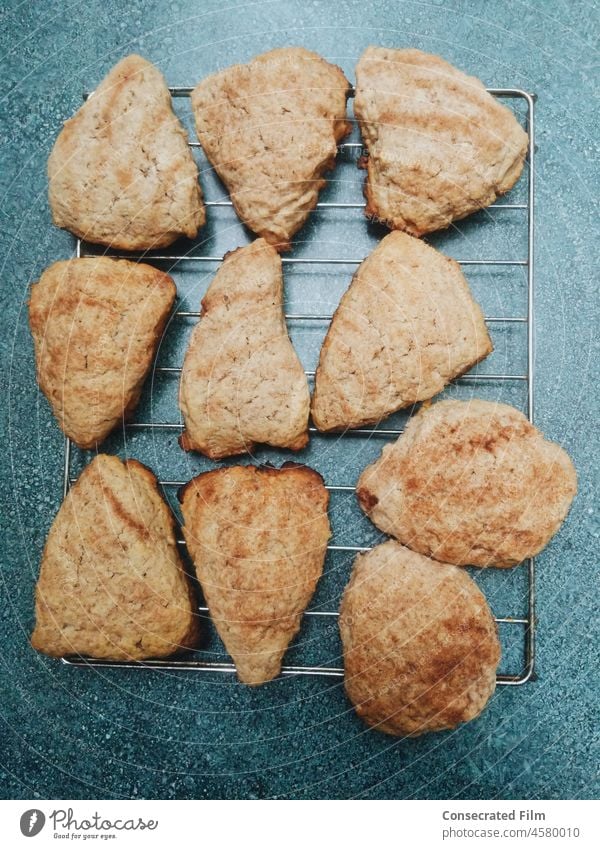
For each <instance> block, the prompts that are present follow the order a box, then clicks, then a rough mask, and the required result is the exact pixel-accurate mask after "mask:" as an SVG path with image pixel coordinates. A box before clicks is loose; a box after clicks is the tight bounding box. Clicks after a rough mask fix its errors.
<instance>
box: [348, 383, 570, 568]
mask: <svg viewBox="0 0 600 849" xmlns="http://www.w3.org/2000/svg"><path fill="white" fill-rule="evenodd" d="M576 491H577V477H576V473H575V469H574V467H573V463H572V462H571V460H570V458H569V456H568V454H567V453H566V452H565V451H563V449H562V448H561V447H560V446H558V445H556V444H555V443H553V442H548V441H547V440H546V439H544V437H543V435H542V434H541V433H540V431H539V430H537V428H535V427H534V426H533V425H532V424H530V423H529V422H528V421H527V419H526V418H525V416H524V415H523V414H522V413H520V412H519V411H518V410H515V409H514V408H513V407H509V406H507V405H506V404H498V403H493V402H491V401H477V400H473V401H440V402H439V403H437V404H433V405H432V406H430V407H429V408H427V409H422V410H421V411H420V412H419V413H418V414H417V415H416V416H414V418H412V419H411V421H410V422H409V424H408V426H407V428H406V430H405V432H404V434H403V435H402V436H401V437H400V438H399V439H398V441H397V442H395V443H394V444H392V445H387V446H386V447H385V448H384V449H383V451H382V454H381V457H380V458H379V460H377V461H376V462H375V463H373V464H372V465H371V466H368V467H367V468H366V469H365V471H364V472H363V473H362V475H361V477H360V479H359V481H358V487H357V494H358V500H359V502H360V505H361V507H362V508H363V510H364V511H365V512H366V513H367V515H368V516H369V517H370V518H371V520H372V521H373V522H374V523H375V524H376V525H377V527H378V528H380V529H381V530H382V531H384V532H385V533H387V534H391V535H392V536H394V537H396V538H397V539H398V540H400V542H402V543H404V545H408V546H409V547H410V548H412V549H414V550H415V551H420V552H422V553H423V554H427V555H430V556H431V557H435V558H436V560H442V561H444V562H447V563H454V564H457V565H459V566H466V565H473V566H501V567H508V566H514V565H515V564H517V563H520V562H521V561H522V560H525V559H526V558H528V557H533V556H534V555H535V554H537V553H538V552H539V551H541V550H542V549H543V548H544V546H545V545H546V544H547V543H548V541H549V540H550V539H551V538H552V537H553V536H554V534H555V533H556V532H557V531H558V529H559V528H560V526H561V524H562V522H563V520H564V518H565V516H566V515H567V513H568V511H569V507H570V506H571V502H572V500H573V498H574V496H575V493H576Z"/></svg>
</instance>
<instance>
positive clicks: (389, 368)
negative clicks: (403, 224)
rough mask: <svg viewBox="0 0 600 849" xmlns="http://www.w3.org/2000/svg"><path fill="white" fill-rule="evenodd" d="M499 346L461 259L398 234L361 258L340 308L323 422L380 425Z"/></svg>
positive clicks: (316, 402) (316, 400)
mask: <svg viewBox="0 0 600 849" xmlns="http://www.w3.org/2000/svg"><path fill="white" fill-rule="evenodd" d="M492 348H493V346H492V342H491V339H490V337H489V334H488V332H487V328H486V325H485V321H484V318H483V314H482V312H481V309H480V307H479V304H477V302H476V301H475V300H474V299H473V296H472V295H471V291H470V289H469V286H468V284H467V281H466V280H465V278H464V276H463V274H462V271H461V270H460V266H459V265H458V263H456V262H455V261H454V260H453V259H449V258H448V257H445V256H444V255H443V254H441V253H439V252H438V251H436V250H435V249H434V248H431V247H429V246H428V245H426V244H424V243H423V242H421V241H419V240H418V239H414V238H413V237H412V236H407V235H406V234H405V233H390V234H389V235H388V236H386V237H385V239H383V240H382V241H381V242H380V243H379V245H378V246H377V247H376V248H375V250H374V251H373V252H372V253H371V254H370V255H369V256H368V257H367V258H366V259H365V260H364V262H362V263H361V265H360V266H359V268H358V271H357V272H356V274H355V275H354V278H353V280H352V283H351V284H350V288H349V289H348V291H347V292H346V294H345V295H344V296H343V298H342V300H341V303H340V305H339V307H338V308H337V310H336V312H335V315H334V317H333V321H332V323H331V325H330V328H329V331H328V333H327V336H326V338H325V342H324V344H323V347H322V349H321V356H320V359H319V366H318V368H317V373H316V378H315V391H314V394H313V399H312V417H313V421H314V423H315V425H316V426H317V427H318V428H319V430H322V431H331V430H342V429H345V428H352V427H360V426H361V425H365V424H374V423H376V422H378V421H380V420H381V419H382V418H384V417H385V416H387V415H389V414H390V413H393V412H395V411H396V410H399V409H401V408H402V407H409V406H411V405H413V404H415V403H416V402H417V401H423V400H425V399H426V398H431V397H432V396H433V395H435V394H436V393H438V392H441V390H442V389H443V388H444V386H446V384H448V383H449V382H450V381H451V380H453V379H454V378H456V377H458V376H459V375H461V374H464V373H465V372H466V371H468V370H469V369H470V368H471V367H472V366H473V365H475V363H478V362H479V361H480V360H482V359H483V358H484V357H486V356H487V355H488V354H489V353H490V352H491V351H492Z"/></svg>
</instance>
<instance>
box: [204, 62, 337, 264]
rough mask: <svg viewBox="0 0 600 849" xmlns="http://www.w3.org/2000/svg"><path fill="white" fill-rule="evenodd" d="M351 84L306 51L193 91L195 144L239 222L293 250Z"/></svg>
mask: <svg viewBox="0 0 600 849" xmlns="http://www.w3.org/2000/svg"><path fill="white" fill-rule="evenodd" d="M349 90H350V84H349V82H348V80H347V79H346V78H345V76H344V74H343V73H342V71H341V70H340V69H339V68H338V67H336V66H335V65H330V64H329V62H326V61H325V60H324V59H322V58H321V57H320V56H318V55H317V54H316V53H312V52H311V51H309V50H305V49H304V48H303V47H285V48H281V49H279V50H271V51H270V52H269V53H263V54H262V55H261V56H257V57H256V58H255V59H253V60H252V61H251V62H249V63H248V64H247V65H233V66H232V67H231V68H226V69H225V70H223V71H219V72H218V73H216V74H213V75H212V76H210V77H207V78H206V79H205V80H203V81H202V82H201V83H199V84H198V85H197V86H196V88H195V89H194V91H193V92H192V107H193V110H194V115H195V118H196V128H197V131H198V138H199V139H200V143H201V144H202V147H203V148H204V152H205V153H206V156H207V157H208V159H209V161H210V163H211V165H213V167H214V168H215V170H216V172H217V173H218V175H219V176H220V178H221V179H222V180H223V182H224V183H225V186H226V187H227V189H228V191H229V194H230V195H231V200H232V202H233V205H234V207H235V209H236V211H237V213H238V215H239V216H240V218H241V219H242V221H243V222H244V224H245V225H246V226H247V227H249V228H250V229H251V230H253V231H254V232H255V233H257V234H258V235H259V236H262V237H263V238H265V239H266V240H267V241H268V242H270V243H271V244H274V245H277V247H278V249H279V250H286V249H288V248H289V247H290V240H291V238H292V236H293V235H294V233H296V231H297V230H299V229H300V227H301V226H302V224H303V223H304V222H305V221H306V218H307V217H308V215H309V213H310V211H311V210H312V209H313V208H314V206H315V205H316V203H317V198H318V194H319V191H320V189H322V188H323V186H324V185H325V182H326V181H325V179H324V177H323V175H324V174H325V172H326V171H328V170H329V169H331V168H333V167H334V164H335V157H336V153H337V146H338V143H339V142H340V141H341V139H343V138H344V136H346V135H347V134H348V133H349V132H350V130H351V125H350V123H349V122H348V121H347V120H346V100H347V97H348V93H349Z"/></svg>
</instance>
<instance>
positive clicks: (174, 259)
mask: <svg viewBox="0 0 600 849" xmlns="http://www.w3.org/2000/svg"><path fill="white" fill-rule="evenodd" d="M192 90H193V89H192V87H189V86H176V87H171V88H170V92H171V95H172V96H173V97H189V95H190V94H191V92H192ZM488 92H489V93H490V94H492V95H495V96H496V97H510V98H520V99H522V100H524V101H525V103H526V107H527V112H526V124H527V132H528V135H529V147H528V153H527V159H526V163H527V168H528V179H527V203H496V204H494V205H492V206H490V207H488V208H487V209H488V210H498V211H503V210H524V211H526V212H527V257H526V259H504V258H501V259H475V258H474V259H464V260H457V262H459V264H460V265H464V266H515V267H523V268H525V269H526V274H527V315H526V316H489V317H486V321H487V322H488V323H494V324H495V323H498V324H502V323H507V324H524V325H526V327H527V372H526V374H485V373H484V374H477V373H475V374H473V373H471V374H468V375H463V376H462V377H461V378H459V380H461V381H482V380H483V381H519V382H523V383H525V384H526V388H527V415H528V418H529V421H530V422H533V420H534V413H535V410H534V343H535V337H534V177H535V167H534V157H535V126H534V124H535V121H534V106H535V95H532V94H529V93H528V92H526V91H523V90H522V89H516V88H515V89H488ZM353 94H354V91H353V90H352V91H351V94H350V96H353ZM87 97H89V95H87V96H86V98H87ZM190 146H191V147H199V146H200V145H199V142H190ZM339 147H340V149H341V150H342V151H343V150H345V149H348V150H359V149H362V147H363V145H362V142H345V143H343V144H341V145H340V146H339ZM205 205H206V206H208V207H232V206H233V204H232V202H231V200H230V199H220V200H212V201H211V200H208V201H205ZM363 207H364V203H363V202H360V203H358V202H357V203H341V202H340V203H338V202H325V201H321V202H319V203H318V204H317V208H319V209H326V210H329V209H331V210H337V209H361V208H363ZM75 255H76V256H77V257H81V256H83V255H86V254H85V253H84V243H82V241H81V240H79V239H77V242H76V252H75ZM117 258H119V257H117ZM124 258H127V259H131V257H130V256H127V257H124ZM141 258H143V259H144V260H145V261H148V260H150V261H156V262H163V261H165V262H170V263H171V264H172V265H176V264H177V263H179V262H198V263H220V262H222V261H223V257H220V256H210V255H193V254H189V253H188V254H181V255H156V256H153V255H152V254H142V255H140V259H141ZM282 262H283V263H284V264H285V265H329V266H356V265H359V264H360V263H361V262H362V259H346V258H342V257H316V258H311V257H282ZM174 315H175V316H176V317H178V318H193V319H197V318H199V317H200V313H199V312H195V311H188V310H179V311H177V312H175V313H174ZM285 317H286V319H287V320H288V321H314V322H329V321H331V318H332V316H330V315H321V314H316V315H310V314H305V313H286V315H285ZM154 372H155V373H160V374H166V375H169V374H172V375H178V374H179V373H180V372H181V369H180V368H178V367H170V366H155V368H154ZM306 375H307V377H313V376H314V372H308V371H307V372H306ZM126 427H127V428H129V429H139V430H141V429H149V430H175V431H181V430H182V429H183V425H182V424H181V422H143V421H142V422H128V423H127V424H126ZM309 431H310V433H311V434H314V435H316V434H319V435H320V436H332V437H334V438H338V439H339V438H346V437H348V436H350V437H354V436H357V437H360V436H365V437H393V438H397V437H398V436H399V435H400V434H402V432H403V430H402V429H401V428H380V427H373V428H357V429H354V430H348V431H345V432H343V433H331V434H323V433H321V432H320V431H318V430H317V429H316V428H315V427H310V428H309ZM72 455H73V446H72V444H71V441H70V439H69V438H68V437H66V438H65V442H64V465H63V495H64V496H66V494H67V493H68V491H69V487H70V485H71V484H72V483H74V482H75V480H76V478H74V477H72V476H71V464H72ZM186 483H188V481H179V480H160V481H159V484H160V485H161V486H163V487H181V486H184V485H185V484H186ZM326 488H327V489H328V490H329V491H330V492H339V493H348V494H351V493H354V491H355V487H354V486H349V485H345V484H326ZM177 543H178V545H179V546H181V547H184V546H185V541H184V540H183V539H178V540H177ZM327 548H328V550H329V551H331V552H342V553H347V554H358V553H361V552H364V551H368V550H370V548H369V547H364V546H352V545H341V544H331V545H329V546H328V547H327ZM520 568H526V570H527V579H528V587H527V613H526V615H525V616H523V617H522V616H519V617H512V616H503V617H496V622H497V623H499V624H502V625H510V626H519V627H521V628H523V631H524V662H523V667H522V669H521V670H520V671H519V672H517V673H514V674H503V675H498V676H497V679H496V680H497V683H498V684H500V685H507V686H518V685H521V684H525V683H526V682H527V681H529V680H531V678H532V677H533V676H534V665H535V600H536V599H535V561H534V559H533V558H531V559H529V560H528V561H527V562H526V564H524V565H523V566H522V567H520ZM198 611H199V612H200V613H202V614H208V612H209V611H208V608H207V607H199V608H198ZM305 614H306V616H309V617H320V618H326V619H327V618H330V619H335V618H336V617H337V616H338V613H337V611H331V610H307V611H306V612H305ZM198 654H202V652H197V653H196V655H195V656H194V657H175V658H167V659H165V660H147V661H106V660H98V659H95V658H87V657H79V656H76V657H74V656H70V657H63V658H62V662H63V663H65V664H68V665H71V666H79V667H89V668H94V667H103V668H107V667H110V668H119V667H120V668H123V669H156V670H160V669H162V670H194V671H198V672H216V673H227V674H232V673H234V672H235V666H234V664H233V663H228V662H214V661H208V660H204V659H201V658H198V657H197V655H198ZM281 674H282V675H319V676H325V677H330V678H341V677H343V674H344V673H343V669H342V668H341V667H331V666H284V667H283V668H282V670H281Z"/></svg>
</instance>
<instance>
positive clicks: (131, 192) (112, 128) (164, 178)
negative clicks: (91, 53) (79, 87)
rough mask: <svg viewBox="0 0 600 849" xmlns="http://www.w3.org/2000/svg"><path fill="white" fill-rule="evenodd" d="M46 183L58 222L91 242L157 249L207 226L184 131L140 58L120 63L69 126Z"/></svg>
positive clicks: (159, 79)
mask: <svg viewBox="0 0 600 849" xmlns="http://www.w3.org/2000/svg"><path fill="white" fill-rule="evenodd" d="M48 178H49V199H50V208H51V210H52V217H53V220H54V223H55V224H56V225H57V226H58V227H64V228H65V229H67V230H70V231H71V232H72V233H74V234H75V235H76V236H79V237H80V238H81V239H85V240H86V241H87V242H97V243H99V244H101V245H109V246H111V247H113V248H121V249H123V250H128V251H139V250H145V249H147V248H159V247H164V246H166V245H170V244H171V243H172V242H174V241H175V240H176V239H178V238H179V237H180V236H188V237H189V238H193V237H194V236H195V235H196V234H197V232H198V230H199V228H200V227H201V226H202V225H203V224H204V221H205V211H204V204H203V202H202V192H201V191H200V185H199V183H198V169H197V167H196V163H195V162H194V159H193V157H192V154H191V152H190V149H189V146H188V139H187V135H186V132H185V130H184V129H183V127H182V125H181V123H180V121H179V119H178V118H177V116H176V115H175V113H174V112H173V109H172V107H171V96H170V94H169V90H168V88H167V86H166V83H165V81H164V79H163V76H162V74H161V73H160V71H159V70H158V69H157V68H155V67H154V65H152V64H151V63H150V62H148V61H147V60H146V59H142V57H141V56H127V57H126V58H125V59H122V60H121V61H120V62H119V63H118V64H117V65H115V67H114V68H113V69H112V71H111V72H110V73H109V74H108V76H107V77H106V78H105V79H104V80H103V82H101V83H100V85H99V86H98V88H97V89H96V91H95V92H94V93H93V94H92V96H91V97H90V98H89V99H88V100H87V102H86V103H85V104H84V105H83V106H82V107H81V109H80V110H79V111H78V112H77V114H76V115H75V116H74V117H73V118H71V119H70V120H69V121H67V122H66V123H65V125H64V127H63V129H62V130H61V133H60V135H59V136H58V138H57V140H56V143H55V145H54V148H53V150H52V153H51V154H50V159H49V160H48Z"/></svg>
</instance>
